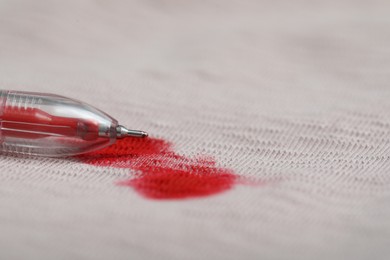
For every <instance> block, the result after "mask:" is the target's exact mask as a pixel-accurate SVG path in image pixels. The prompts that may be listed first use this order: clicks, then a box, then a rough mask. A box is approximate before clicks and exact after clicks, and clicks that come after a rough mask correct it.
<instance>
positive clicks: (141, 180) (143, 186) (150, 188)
mask: <svg viewBox="0 0 390 260" xmlns="http://www.w3.org/2000/svg"><path fill="white" fill-rule="evenodd" d="M78 158H79V159H81V160H82V161H83V162H86V163H89V164H93V165H97V166H110V167H116V168H129V169H133V170H136V171H137V172H138V173H137V174H136V175H135V177H134V178H133V179H130V180H126V181H122V182H120V183H119V185H123V186H129V187H132V188H134V189H135V190H136V191H137V192H138V193H140V194H142V195H143V196H145V197H147V198H152V199H184V198H193V197H202V196H208V195H213V194H217V193H220V192H224V191H227V190H229V189H230V188H232V187H233V185H234V184H235V182H236V176H235V175H234V174H233V172H232V171H230V170H227V169H222V168H218V167H217V166H216V162H215V161H214V160H213V159H210V158H197V159H191V158H187V157H184V156H181V155H178V154H176V153H175V152H174V151H173V150H172V145H171V144H170V143H168V142H166V141H164V140H161V139H154V138H146V139H136V138H127V139H123V140H119V141H118V142H117V143H116V144H114V145H112V146H110V147H108V148H106V149H103V150H100V151H97V152H93V153H90V154H87V155H82V156H78Z"/></svg>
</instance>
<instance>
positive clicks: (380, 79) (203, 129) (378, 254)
mask: <svg viewBox="0 0 390 260" xmlns="http://www.w3.org/2000/svg"><path fill="white" fill-rule="evenodd" d="M389 10H390V2H389V1H387V0H383V1H373V0H361V1H352V0H328V1H304V0H301V1H291V0H279V1H255V0H253V1H244V0H237V1H233V0H231V1H226V0H224V1H215V0H212V1H174V0H155V1H146V0H145V1H141V0H140V1H97V0H96V1H25V0H24V1H23V0H19V1H15V0H9V1H0V88H2V89H15V90H28V91H41V92H53V93H57V94H62V95H65V96H69V97H74V98H78V99H81V100H84V101H86V102H88V103H90V104H93V105H95V106H97V107H99V108H101V109H103V110H105V111H107V112H108V113H110V114H111V115H114V116H116V117H117V118H118V119H119V120H120V121H121V123H123V124H125V125H128V126H132V127H134V128H140V129H144V130H148V131H149V132H150V133H151V134H152V135H153V136H157V137H163V138H165V139H168V140H170V141H172V142H173V143H174V144H175V150H176V151H177V152H178V153H180V154H183V155H186V156H190V157H191V156H196V155H199V154H205V155H210V156H214V157H215V158H216V159H217V161H218V163H219V165H220V166H223V167H227V168H231V169H233V170H234V171H235V172H236V173H237V174H239V175H241V176H244V177H247V178H250V179H253V180H255V181H257V180H260V181H264V182H265V184H264V185H261V186H250V185H249V186H248V185H238V186H236V187H235V188H234V189H233V190H232V191H229V192H226V193H223V194H220V195H217V196H212V197H207V198H203V199H193V200H184V201H153V200H146V199H144V198H142V197H140V196H139V195H138V194H137V193H135V192H134V191H133V190H131V189H128V188H125V187H118V186H115V185H114V184H113V183H114V182H116V181H118V180H121V179H126V178H127V177H129V176H131V175H132V174H133V173H132V172H131V171H128V170H126V169H111V168H96V167H94V166H91V165H85V164H83V163H80V162H77V161H72V160H65V159H43V158H41V159H31V158H20V157H4V156H3V157H1V158H0V259H7V260H10V259H41V260H42V259H95V260H96V259H170V260H172V259H289V260H291V259H354V260H356V259H388V256H389V254H390V248H389V241H390V220H389V219H390V174H389V170H390V157H389V149H390V102H389V100H390V86H389V82H390V76H389V75H390V34H389V32H390V31H389V28H390V13H389Z"/></svg>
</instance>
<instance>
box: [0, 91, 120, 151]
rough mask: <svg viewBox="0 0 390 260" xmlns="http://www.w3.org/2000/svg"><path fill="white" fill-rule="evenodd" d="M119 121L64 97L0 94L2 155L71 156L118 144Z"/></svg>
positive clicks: (15, 93)
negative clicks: (3, 153) (117, 129)
mask: <svg viewBox="0 0 390 260" xmlns="http://www.w3.org/2000/svg"><path fill="white" fill-rule="evenodd" d="M117 125H118V124H117V121H116V120H115V119H113V118H111V117H110V116H108V115H107V114H105V113H103V112H102V111H100V110H98V109H96V108H94V107H92V106H89V105H86V104H85V103H82V102H79V101H77V100H73V99H69V98H65V97H62V96H57V95H51V94H42V93H30V92H19V91H0V152H6V153H23V154H32V155H44V156H68V155H76V154H80V153H85V152H88V151H93V150H97V149H101V148H103V147H105V146H108V145H110V144H112V143H113V142H115V139H116V127H117Z"/></svg>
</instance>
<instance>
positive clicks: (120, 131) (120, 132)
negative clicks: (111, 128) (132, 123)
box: [116, 125, 148, 138]
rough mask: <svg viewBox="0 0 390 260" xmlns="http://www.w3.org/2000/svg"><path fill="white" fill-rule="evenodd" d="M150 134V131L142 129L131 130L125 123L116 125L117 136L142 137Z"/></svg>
mask: <svg viewBox="0 0 390 260" xmlns="http://www.w3.org/2000/svg"><path fill="white" fill-rule="evenodd" d="M147 136H148V133H147V132H145V131H141V130H130V129H127V128H126V127H124V126H123V125H118V126H117V127H116V137H117V138H125V137H140V138H145V137H147Z"/></svg>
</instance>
